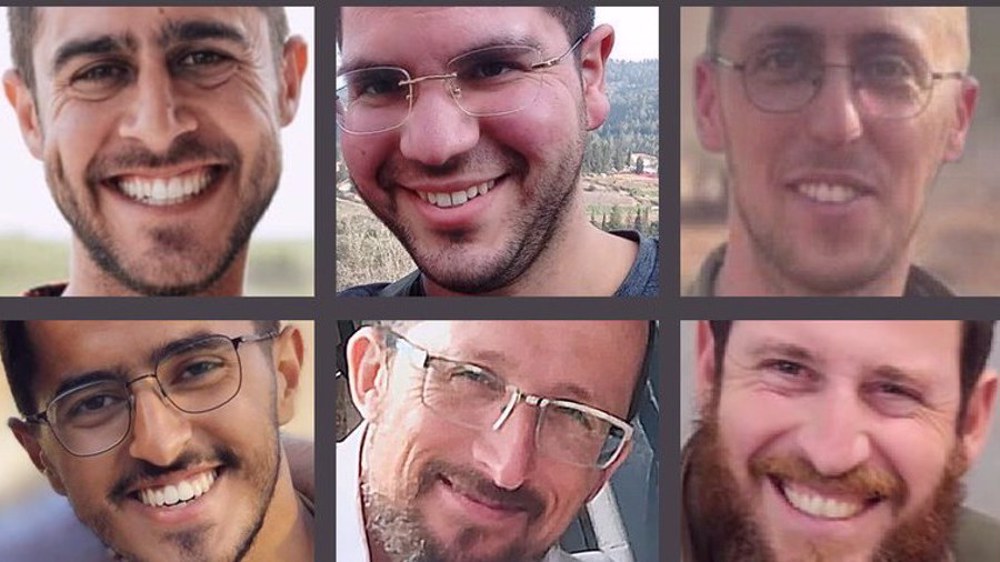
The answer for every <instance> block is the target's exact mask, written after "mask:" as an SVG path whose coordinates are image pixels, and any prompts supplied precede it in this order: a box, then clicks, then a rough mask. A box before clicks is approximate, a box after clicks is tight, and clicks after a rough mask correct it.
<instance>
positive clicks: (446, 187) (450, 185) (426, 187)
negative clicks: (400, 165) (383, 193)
mask: <svg viewBox="0 0 1000 562" xmlns="http://www.w3.org/2000/svg"><path fill="white" fill-rule="evenodd" d="M501 176H502V174H501V175H499V176H491V177H488V178H485V179H473V180H465V179H449V180H448V181H446V182H426V183H424V182H420V183H414V184H408V183H405V182H400V184H399V185H401V186H402V187H403V188H404V189H408V190H410V191H423V192H425V193H453V192H455V191H459V190H462V189H468V188H470V187H472V186H474V185H479V184H482V183H486V182H489V181H495V180H498V179H500V177H501Z"/></svg>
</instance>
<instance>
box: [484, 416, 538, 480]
mask: <svg viewBox="0 0 1000 562" xmlns="http://www.w3.org/2000/svg"><path fill="white" fill-rule="evenodd" d="M520 406H521V405H520V404H519V403H515V404H514V409H513V411H511V412H510V413H509V414H508V415H507V416H506V417H505V418H504V419H503V423H502V424H500V427H498V428H497V429H492V428H491V429H485V430H483V432H482V433H481V434H480V435H479V436H477V437H476V439H475V441H474V443H473V448H472V453H473V458H474V459H475V461H476V462H477V463H478V464H480V465H482V466H483V467H484V468H485V471H486V472H487V473H488V474H489V475H490V477H491V478H492V479H493V483H494V484H495V485H497V486H499V487H501V488H503V489H505V490H515V489H517V488H519V487H520V486H521V485H522V484H523V483H524V481H525V480H527V478H528V475H529V474H530V472H531V470H532V468H533V467H534V463H535V427H536V425H537V421H538V413H537V411H536V410H535V409H534V408H525V407H520Z"/></svg>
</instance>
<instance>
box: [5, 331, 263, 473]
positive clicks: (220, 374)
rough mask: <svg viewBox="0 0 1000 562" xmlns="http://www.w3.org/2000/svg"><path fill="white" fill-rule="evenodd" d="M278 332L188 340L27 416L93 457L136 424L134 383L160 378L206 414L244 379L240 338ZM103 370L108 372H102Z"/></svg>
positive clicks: (175, 399) (175, 400)
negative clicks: (149, 365) (135, 372)
mask: <svg viewBox="0 0 1000 562" xmlns="http://www.w3.org/2000/svg"><path fill="white" fill-rule="evenodd" d="M277 335H278V333H277V332H273V331H272V332H267V333H265V334H252V335H247V336H240V337H237V338H230V337H229V336H223V335H212V336H207V337H204V338H199V339H196V340H193V341H190V342H185V343H183V344H182V345H181V346H180V347H178V348H176V349H173V350H171V351H170V352H169V353H168V354H167V355H165V356H163V357H162V358H160V360H159V361H157V363H156V368H155V369H154V370H153V372H151V373H147V374H143V375H139V376H137V377H134V378H132V379H130V380H127V381H126V380H122V379H120V378H102V379H100V380H95V381H93V382H87V383H84V384H82V385H80V386H76V387H74V388H71V389H69V390H66V391H65V392H62V393H60V394H58V395H56V396H55V397H54V398H53V399H52V400H51V401H49V403H48V405H47V406H45V409H44V410H42V411H40V412H38V413H36V414H31V415H29V416H25V418H24V420H25V421H26V422H28V423H35V424H39V423H45V424H48V426H49V427H50V428H51V429H52V433H53V434H54V435H55V437H56V440H57V441H59V443H60V444H61V445H62V446H63V448H64V449H66V450H67V451H68V452H69V453H70V454H73V455H75V456H78V457H90V456H94V455H99V454H101V453H105V452H107V451H110V450H111V449H113V448H115V447H117V446H118V445H119V444H120V443H121V442H122V441H124V440H125V437H126V436H127V435H128V434H129V431H130V430H131V428H132V418H133V410H134V409H135V394H134V391H133V390H132V385H134V384H136V383H137V382H139V381H141V380H144V379H153V380H154V381H156V385H157V388H158V389H159V391H160V395H161V396H162V397H163V398H166V399H167V401H169V403H170V404H172V405H173V406H174V407H175V408H177V409H178V410H180V411H182V412H185V413H188V414H201V413H205V412H210V411H212V410H215V409H218V408H221V407H222V406H224V405H226V404H227V403H228V402H229V401H230V400H232V399H233V398H235V397H236V395H237V394H238V393H239V391H240V387H241V386H242V384H243V367H242V365H241V363H240V355H239V347H240V345H241V344H245V343H252V342H259V341H263V340H268V339H271V338H274V337H276V336H277ZM102 376H103V374H102Z"/></svg>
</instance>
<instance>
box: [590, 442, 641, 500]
mask: <svg viewBox="0 0 1000 562" xmlns="http://www.w3.org/2000/svg"><path fill="white" fill-rule="evenodd" d="M631 452H632V440H629V442H628V443H625V448H623V449H622V452H621V453H620V454H619V455H618V458H617V459H615V462H613V463H611V464H610V465H609V466H608V468H605V469H604V470H602V471H601V477H600V478H598V479H597V481H596V482H594V485H593V487H591V488H590V493H589V494H587V501H588V502H589V501H590V500H592V499H594V496H596V495H597V492H600V491H601V488H602V487H603V486H604V484H605V483H606V482H607V481H608V479H609V478H611V475H612V474H614V473H615V471H616V470H618V467H619V466H621V465H622V463H623V462H625V459H627V458H628V455H629V453H631Z"/></svg>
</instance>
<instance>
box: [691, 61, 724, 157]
mask: <svg viewBox="0 0 1000 562" xmlns="http://www.w3.org/2000/svg"><path fill="white" fill-rule="evenodd" d="M718 80H719V76H718V74H717V72H716V67H715V64H714V63H712V62H711V61H710V60H708V58H707V56H704V55H703V56H701V57H699V58H698V62H697V63H696V64H695V66H694V99H695V103H694V112H695V115H694V117H695V119H694V121H695V128H696V129H697V130H698V140H700V141H701V146H702V147H703V148H704V149H705V150H708V151H711V152H722V151H723V150H724V149H725V147H726V134H725V132H726V129H725V127H724V126H723V123H722V108H721V106H720V105H719V83H718Z"/></svg>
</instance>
